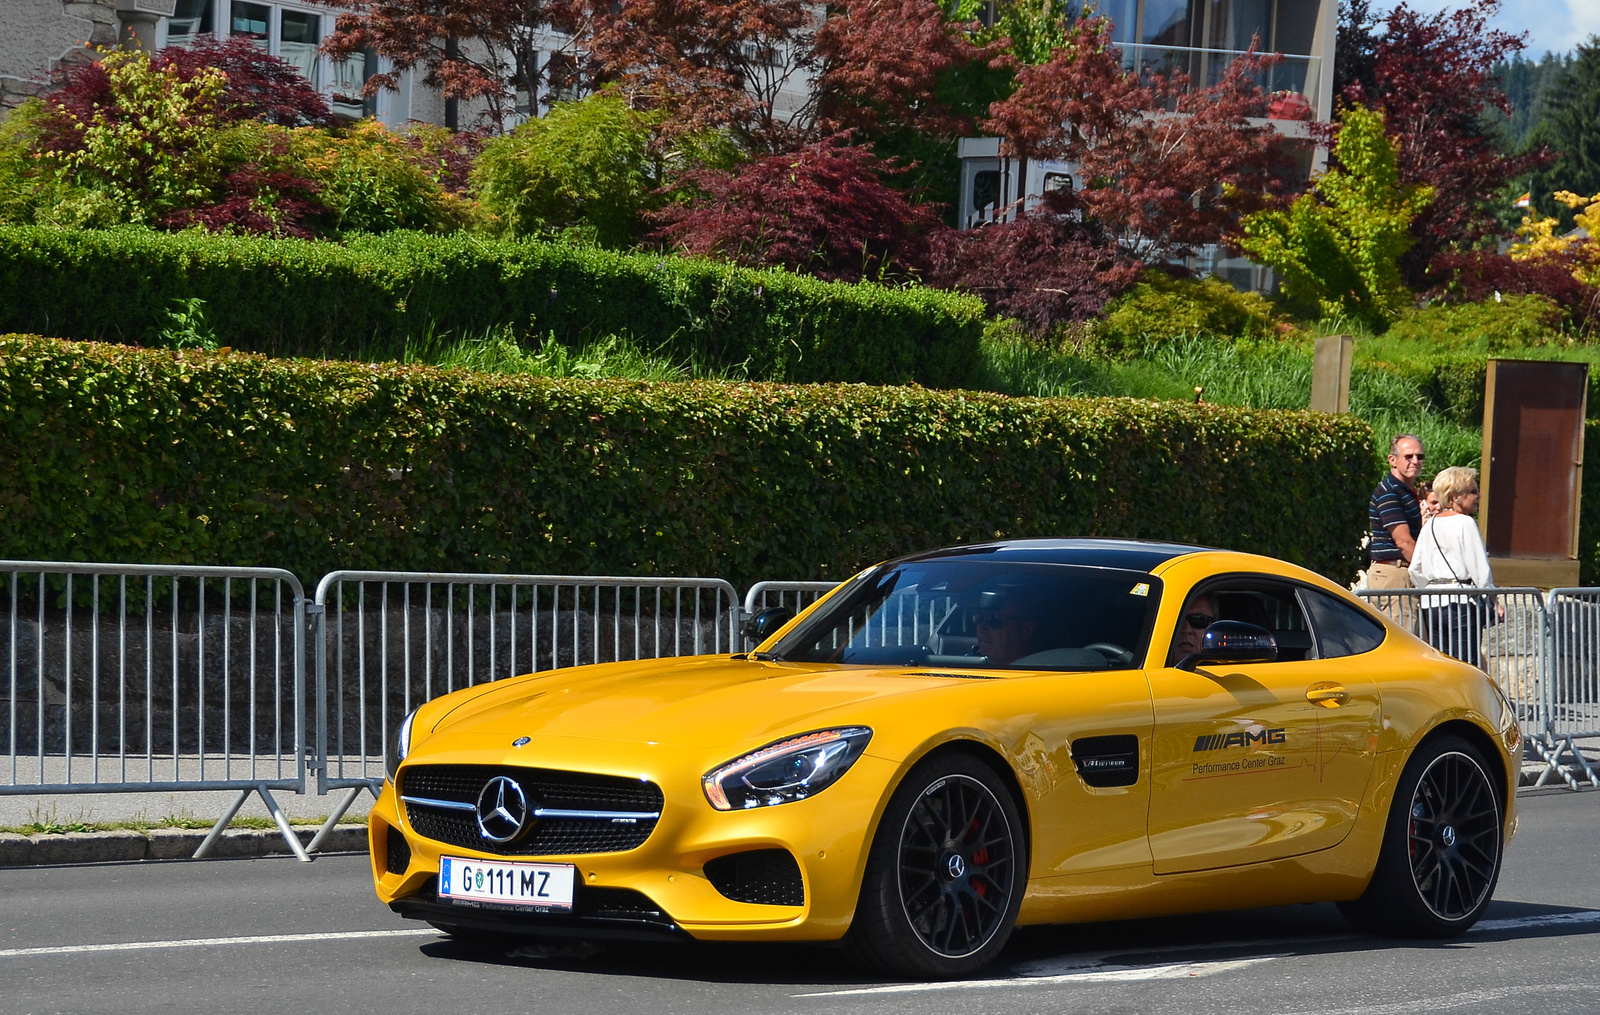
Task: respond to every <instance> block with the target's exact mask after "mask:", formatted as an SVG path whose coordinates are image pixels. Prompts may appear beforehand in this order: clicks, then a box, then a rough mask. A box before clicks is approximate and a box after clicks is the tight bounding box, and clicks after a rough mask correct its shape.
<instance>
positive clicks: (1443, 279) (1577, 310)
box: [1422, 240, 1600, 328]
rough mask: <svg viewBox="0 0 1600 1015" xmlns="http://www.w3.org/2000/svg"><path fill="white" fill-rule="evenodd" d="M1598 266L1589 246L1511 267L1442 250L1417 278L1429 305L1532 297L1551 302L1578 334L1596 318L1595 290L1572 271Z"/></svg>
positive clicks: (1599, 296)
mask: <svg viewBox="0 0 1600 1015" xmlns="http://www.w3.org/2000/svg"><path fill="white" fill-rule="evenodd" d="M1597 261H1600V250H1597V249H1596V248H1595V246H1594V241H1593V240H1583V241H1580V242H1579V243H1575V244H1573V245H1571V246H1569V247H1568V248H1567V249H1566V250H1564V251H1561V252H1560V253H1556V254H1548V255H1546V256H1544V257H1538V258H1531V259H1529V260H1526V261H1517V260H1513V259H1512V258H1510V257H1508V256H1507V255H1505V254H1501V253H1497V252H1495V251H1493V250H1446V251H1442V252H1441V253H1439V254H1437V255H1435V257H1434V259H1433V262H1432V263H1431V264H1429V265H1428V272H1427V274H1426V275H1425V276H1424V277H1423V282H1424V285H1425V288H1424V289H1423V290H1422V293H1423V295H1424V296H1426V297H1428V298H1430V299H1437V300H1449V301H1460V302H1466V303H1481V302H1483V301H1484V300H1488V299H1493V298H1494V297H1495V296H1496V295H1497V294H1498V295H1502V296H1520V295H1524V294H1527V293H1536V294H1538V295H1540V296H1548V297H1549V298H1550V299H1552V300H1554V301H1555V302H1556V304H1557V305H1558V306H1560V307H1561V309H1562V310H1564V311H1566V314H1567V317H1568V318H1569V319H1570V320H1571V321H1572V323H1573V324H1574V325H1576V326H1578V327H1579V328H1591V327H1593V326H1594V325H1595V323H1597V318H1600V290H1597V289H1595V287H1594V286H1591V285H1585V284H1584V283H1583V282H1580V281H1578V279H1577V277H1576V276H1574V274H1573V272H1574V271H1583V272H1586V273H1587V272H1588V271H1591V270H1593V266H1594V264H1595V263H1596V262H1597Z"/></svg>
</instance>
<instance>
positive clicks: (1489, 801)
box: [1340, 735, 1505, 937]
mask: <svg viewBox="0 0 1600 1015" xmlns="http://www.w3.org/2000/svg"><path fill="white" fill-rule="evenodd" d="M1489 771H1490V769H1489V766H1488V765H1487V764H1485V762H1484V760H1483V757H1482V755H1481V753H1480V752H1479V751H1478V749H1477V748H1476V747H1475V746H1473V745H1472V744H1470V743H1468V742H1467V741H1466V740H1464V739H1462V738H1460V737H1457V736H1454V735H1446V736H1441V737H1437V738H1435V739H1432V740H1430V741H1428V742H1426V743H1424V744H1423V745H1422V747H1421V748H1419V749H1418V751H1417V753H1416V755H1415V756H1414V757H1413V758H1412V759H1411V761H1410V763H1409V764H1407V765H1406V769H1405V772H1404V773H1403V774H1402V775H1401V777H1400V783H1399V785H1398V786H1397V787H1396V792H1395V798H1394V803H1393V804H1392V805H1391V807H1390V815H1389V823H1388V827H1387V828H1386V830H1385V834H1384V840H1383V849H1382V852H1381V853H1380V855H1379V857H1378V866H1377V869H1376V870H1375V871H1374V873H1373V876H1372V883H1371V884H1370V885H1369V886H1368V888H1367V891H1366V893H1365V894H1364V895H1362V896H1361V898H1360V899H1357V900H1356V901H1354V902H1348V903H1341V904H1340V908H1341V909H1342V910H1343V911H1344V913H1345V915H1346V916H1347V917H1349V918H1350V920H1351V922H1353V923H1355V924H1356V926H1358V927H1360V928H1362V929H1364V930H1368V931H1370V932H1372V933H1375V934H1381V935H1385V936H1391V937H1453V936H1455V935H1457V934H1461V933H1463V932H1465V931H1466V930H1467V929H1468V928H1469V927H1471V926H1472V925H1473V924H1474V923H1476V922H1477V921H1478V919H1479V917H1481V916H1482V915H1483V912H1484V910H1485V909H1487V908H1488V906H1489V900H1490V898H1492V897H1493V895H1494V886H1495V883H1496V882H1497V881H1498V879H1499V877H1500V862H1501V858H1502V855H1503V853H1504V849H1505V840H1504V824H1505V811H1504V806H1503V804H1502V802H1501V794H1500V790H1499V789H1498V787H1497V785H1496V784H1495V781H1494V779H1493V778H1492V777H1491V776H1490V775H1489Z"/></svg>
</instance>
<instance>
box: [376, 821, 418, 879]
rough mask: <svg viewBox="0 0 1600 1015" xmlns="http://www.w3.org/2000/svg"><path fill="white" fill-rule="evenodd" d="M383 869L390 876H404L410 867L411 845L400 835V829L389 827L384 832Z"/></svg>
mask: <svg viewBox="0 0 1600 1015" xmlns="http://www.w3.org/2000/svg"><path fill="white" fill-rule="evenodd" d="M383 842H384V853H385V856H384V868H385V869H386V870H388V872H389V873H390V874H404V873H405V872H406V870H407V868H409V867H410V866H411V844H410V843H408V842H406V837H405V836H404V835H401V834H400V829H398V828H395V827H393V826H390V828H389V829H388V830H387V831H386V832H384V835H383Z"/></svg>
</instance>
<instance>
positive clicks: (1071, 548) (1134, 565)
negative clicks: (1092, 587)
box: [896, 539, 1211, 572]
mask: <svg viewBox="0 0 1600 1015" xmlns="http://www.w3.org/2000/svg"><path fill="white" fill-rule="evenodd" d="M1209 549H1211V547H1207V546H1191V545H1189V544H1187V543H1161V542H1154V541H1150V540H1143V539H1006V540H997V541H995V542H992V543H972V544H969V545H966V546H948V547H945V548H943V549H939V550H929V551H927V552H925V553H917V554H912V555H911V556H909V557H902V558H900V560H898V561H896V563H905V562H909V561H933V560H959V559H963V558H967V559H970V558H972V557H977V556H981V557H983V558H984V559H986V560H998V561H1010V562H1015V563H1029V564H1082V565H1087V566H1089V567H1115V568H1121V569H1124V570H1127V571H1146V572H1149V571H1154V570H1155V569H1156V568H1158V567H1160V566H1161V565H1162V564H1164V563H1166V562H1167V561H1169V560H1171V559H1173V558H1174V557H1182V556H1184V555H1185V554H1190V553H1200V552H1203V551H1205V550H1209Z"/></svg>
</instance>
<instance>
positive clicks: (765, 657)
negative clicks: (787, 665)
mask: <svg viewBox="0 0 1600 1015" xmlns="http://www.w3.org/2000/svg"><path fill="white" fill-rule="evenodd" d="M750 658H751V659H754V660H755V661H756V662H758V663H781V662H783V657H782V656H780V655H778V653H776V652H752V653H750Z"/></svg>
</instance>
